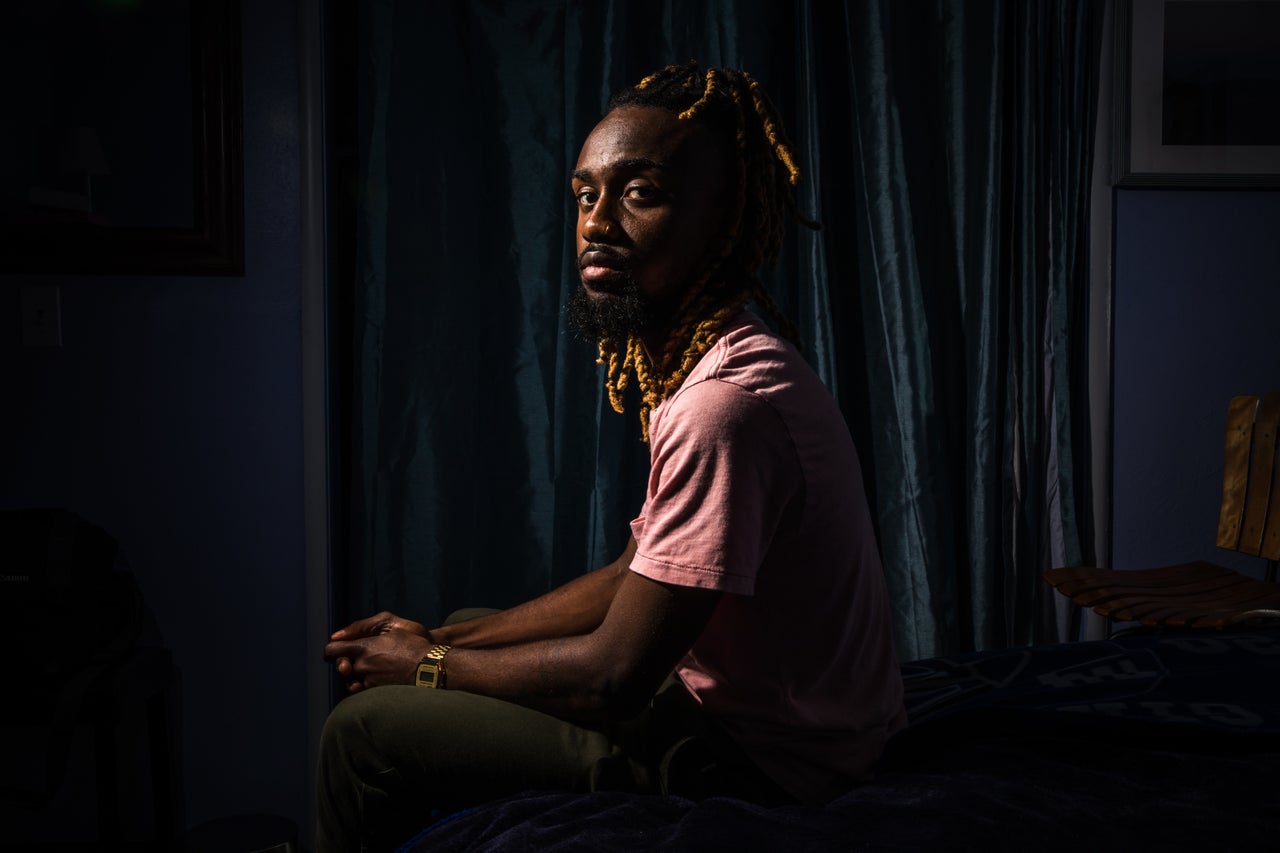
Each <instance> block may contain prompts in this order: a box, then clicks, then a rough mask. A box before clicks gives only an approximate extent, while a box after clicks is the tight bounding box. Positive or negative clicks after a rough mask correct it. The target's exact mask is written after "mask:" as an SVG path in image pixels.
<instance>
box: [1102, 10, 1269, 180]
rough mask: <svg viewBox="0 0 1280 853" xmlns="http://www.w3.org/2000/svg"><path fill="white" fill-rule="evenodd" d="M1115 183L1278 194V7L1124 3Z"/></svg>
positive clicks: (1119, 43) (1120, 30)
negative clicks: (1251, 189) (1272, 189)
mask: <svg viewBox="0 0 1280 853" xmlns="http://www.w3.org/2000/svg"><path fill="white" fill-rule="evenodd" d="M1116 39H1117V40H1116V47H1117V59H1118V60H1119V61H1118V62H1117V63H1116V82H1117V87H1118V90H1117V97H1116V106H1117V110H1118V112H1117V115H1116V121H1115V128H1116V151H1115V158H1114V166H1115V175H1114V176H1113V177H1114V179H1115V183H1116V184H1118V185H1119V186H1157V187H1158V186H1166V187H1280V0H1127V2H1125V3H1123V4H1122V6H1121V8H1120V15H1119V20H1118V21H1117V27H1116Z"/></svg>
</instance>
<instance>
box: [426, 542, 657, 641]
mask: <svg viewBox="0 0 1280 853" xmlns="http://www.w3.org/2000/svg"><path fill="white" fill-rule="evenodd" d="M635 549H636V543H635V540H634V539H632V540H630V541H629V542H628V544H627V549H626V550H625V551H624V552H623V553H622V555H621V556H620V557H618V559H616V560H614V561H613V562H612V563H610V564H609V565H607V566H605V567H603V568H600V569H596V570H595V571H594V572H589V573H587V574H585V575H582V576H581V577H578V578H574V579H573V580H571V581H569V582H568V583H566V584H564V585H563V586H559V587H557V588H555V589H553V590H551V591H550V592H548V593H546V594H545V595H541V596H539V597H537V598H535V599H533V600H532V601H527V602H525V603H524V604H520V605H517V606H516V607H513V608H511V609H510V610H504V611H502V612H501V613H495V614H493V615H490V616H481V617H479V618H477V619H469V620H467V621H465V622H458V623H455V624H453V625H445V626H442V627H439V628H433V629H431V639H432V640H434V641H435V642H437V643H443V644H447V645H450V646H458V647H459V648H471V649H492V648H500V647H502V646H510V645H513V644H515V643H528V642H533V641H536V640H547V639H555V638H558V637H572V636H577V635H579V634H586V633H588V632H590V631H593V630H595V628H596V627H598V626H599V625H600V623H601V622H602V621H604V617H605V614H606V613H608V612H609V605H610V604H611V603H612V602H613V597H614V595H616V594H617V591H618V587H619V585H620V584H621V582H622V579H623V577H624V576H625V574H626V572H627V569H628V567H629V566H630V565H631V558H632V557H633V556H634V555H635Z"/></svg>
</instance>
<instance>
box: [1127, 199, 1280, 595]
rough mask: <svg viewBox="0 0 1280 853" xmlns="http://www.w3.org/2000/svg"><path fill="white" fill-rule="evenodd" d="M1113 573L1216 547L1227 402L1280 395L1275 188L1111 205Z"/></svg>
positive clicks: (1225, 555) (1279, 213) (1231, 561)
mask: <svg viewBox="0 0 1280 853" xmlns="http://www.w3.org/2000/svg"><path fill="white" fill-rule="evenodd" d="M1115 235H1116V237H1115V361H1114V364H1115V460H1114V468H1113V480H1114V490H1115V491H1114V514H1113V519H1114V548H1113V565H1114V566H1116V567H1117V568H1142V567H1150V566H1162V565H1170V564H1173V563H1179V562H1185V561H1187V560H1193V559H1203V560H1211V561H1215V562H1218V563H1220V564H1223V565H1230V566H1234V567H1236V568H1239V569H1241V570H1243V571H1247V572H1249V573H1250V574H1253V575H1254V576H1260V574H1261V571H1262V563H1261V561H1259V560H1257V559H1256V558H1244V557H1241V556H1240V555H1238V554H1235V553H1233V552H1229V551H1224V550H1221V549H1219V548H1217V547H1216V545H1215V544H1214V542H1215V537H1216V533H1217V527H1218V503H1219V500H1220V497H1221V489H1222V441H1223V431H1224V430H1223V427H1224V419H1225V416H1226V406H1227V400H1228V399H1229V398H1230V397H1232V396H1233V395H1235V394H1244V393H1253V394H1260V393H1264V392H1266V391H1276V390H1280V192H1269V191H1268V192H1263V191H1232V192H1227V191H1221V192H1219V191H1203V190H1197V191H1171V190H1120V191H1117V198H1116V209H1115Z"/></svg>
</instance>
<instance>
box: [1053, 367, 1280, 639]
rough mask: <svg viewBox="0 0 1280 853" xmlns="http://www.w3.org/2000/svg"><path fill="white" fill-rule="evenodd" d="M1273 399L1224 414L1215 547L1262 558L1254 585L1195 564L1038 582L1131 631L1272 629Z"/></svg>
mask: <svg viewBox="0 0 1280 853" xmlns="http://www.w3.org/2000/svg"><path fill="white" fill-rule="evenodd" d="M1277 427H1280V392H1273V393H1270V394H1267V395H1266V396H1265V397H1263V398H1262V399H1261V401H1259V399H1258V398H1257V397H1250V396H1241V397H1233V398H1232V400H1231V403H1230V405H1229V406H1228V407H1227V431H1226V453H1225V466H1224V470H1223V478H1222V508H1221V512H1220V515H1219V519H1218V546H1219V547H1221V548H1229V549H1231V550H1233V551H1239V552H1241V553H1244V554H1252V555H1254V556H1258V557H1262V558H1263V559H1265V560H1266V561H1267V566H1266V580H1265V581H1260V580H1255V579H1254V578H1251V577H1247V576H1245V575H1242V574H1240V573H1239V572H1235V571H1232V570H1231V569H1226V568H1223V567H1221V566H1217V565H1214V564H1213V563H1208V562H1204V561H1202V560H1197V561H1195V562H1191V563H1183V564H1180V565H1176V566H1165V567H1163V568H1158V569H1122V570H1114V569H1096V568H1088V567H1072V568H1060V569H1049V570H1048V571H1046V572H1044V574H1043V577H1044V579H1045V580H1046V581H1047V582H1048V583H1049V584H1051V585H1052V586H1053V587H1054V588H1055V589H1057V591H1058V592H1060V593H1062V594H1063V595H1065V596H1067V597H1068V598H1070V599H1071V600H1072V601H1073V602H1075V603H1076V604H1078V605H1080V606H1081V607H1089V608H1092V609H1093V611H1094V612H1095V613H1099V614H1101V615H1103V616H1105V617H1107V620H1108V623H1109V624H1114V623H1115V622H1136V623H1138V626H1137V627H1136V628H1135V629H1136V630H1143V629H1146V630H1206V629H1207V630H1215V629H1216V630H1223V629H1237V628H1245V627H1250V628H1252V627H1257V626H1259V625H1270V626H1275V627H1280V584H1277V583H1276V563H1277V561H1278V560H1280V464H1278V462H1280V460H1278V459H1277V455H1278V454H1277V449H1276V433H1277Z"/></svg>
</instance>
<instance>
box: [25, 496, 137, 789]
mask: <svg viewBox="0 0 1280 853" xmlns="http://www.w3.org/2000/svg"><path fill="white" fill-rule="evenodd" d="M0 625H4V627H5V632H6V634H7V635H8V636H9V637H10V638H11V643H12V644H13V645H11V646H10V651H11V652H12V653H13V654H14V655H15V657H13V658H11V659H12V660H14V661H18V662H20V667H19V668H18V673H20V674H17V675H16V678H17V680H18V681H20V683H21V689H19V690H15V691H13V694H11V695H13V696H14V699H13V700H12V701H11V702H6V703H4V706H3V707H2V708H0V718H2V719H3V720H5V721H9V722H15V723H22V724H27V725H30V724H37V725H39V727H40V728H41V729H43V731H45V732H47V737H48V749H47V754H46V760H45V762H44V763H45V768H44V774H43V775H44V780H43V784H34V785H33V784H32V783H31V781H30V780H29V779H10V778H3V779H0V794H3V795H4V796H7V797H11V798H14V799H19V800H25V801H28V802H31V803H33V804H36V805H39V804H42V803H44V802H46V801H48V800H49V799H51V798H52V797H53V795H54V794H56V792H57V790H58V788H59V786H60V785H61V784H62V779H63V776H64V775H65V773H66V767H67V756H68V753H69V750H70V747H71V740H72V736H73V733H74V729H75V725H76V722H77V720H78V719H80V717H81V716H82V714H83V713H84V711H85V709H86V707H87V704H88V703H89V702H90V701H91V698H92V696H93V691H94V689H95V688H96V687H98V686H101V685H103V684H105V683H107V680H108V679H109V678H110V676H111V675H112V674H114V672H115V671H116V670H117V669H118V667H119V666H120V665H121V663H123V661H124V660H125V659H126V658H128V656H129V654H130V653H131V652H132V651H133V648H134V646H135V645H136V643H137V641H138V637H139V635H140V634H141V632H142V625H143V606H142V595H141V593H140V592H139V590H138V585H137V582H136V581H135V579H134V577H133V575H132V574H131V573H130V572H129V571H128V569H127V567H126V566H125V564H124V561H123V558H122V556H121V554H120V549H119V546H118V544H117V543H116V541H115V539H114V538H112V537H111V536H110V535H109V534H107V533H106V532H105V531H104V530H102V529H101V528H99V527H96V526H94V525H92V524H90V523H89V522H87V521H85V520H84V519H83V518H81V517H80V516H78V515H76V514H75V513H72V512H70V511H68V510H64V509H27V510H9V511H4V512H0ZM6 775H7V774H6Z"/></svg>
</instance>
